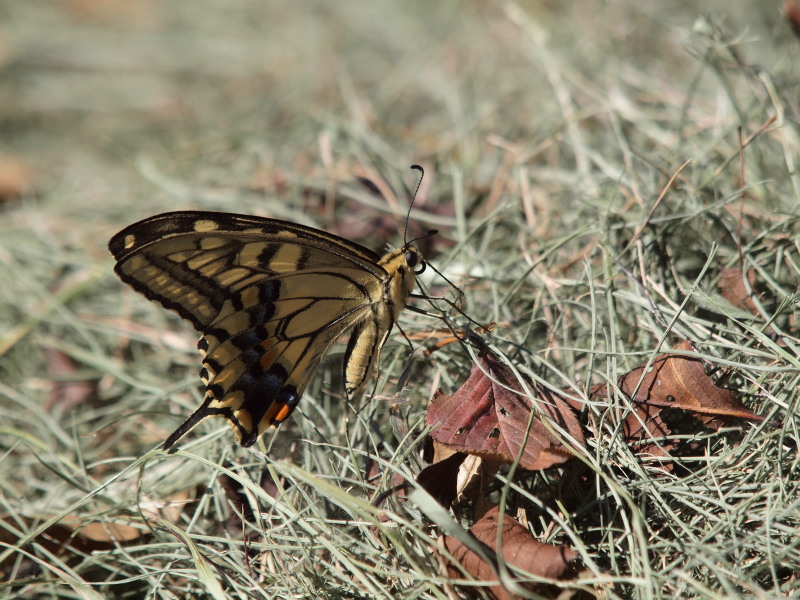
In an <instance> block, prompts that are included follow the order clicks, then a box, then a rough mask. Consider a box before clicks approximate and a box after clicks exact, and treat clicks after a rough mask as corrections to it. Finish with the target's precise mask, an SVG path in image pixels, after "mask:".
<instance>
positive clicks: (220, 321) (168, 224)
mask: <svg viewBox="0 0 800 600" xmlns="http://www.w3.org/2000/svg"><path fill="white" fill-rule="evenodd" d="M109 249H110V251H111V253H112V254H113V255H114V258H115V259H116V260H117V265H116V267H115V271H116V273H117V274H118V275H119V277H120V278H121V279H122V280H123V281H124V282H125V283H128V284H129V285H131V286H132V287H133V288H134V289H135V290H136V291H138V292H140V293H142V294H143V295H145V296H146V297H147V298H149V299H150V300H154V301H156V302H159V303H160V304H161V305H163V306H164V307H165V308H168V309H170V310H174V311H175V312H177V313H178V314H179V315H180V316H181V317H183V318H184V319H186V320H188V321H189V322H191V323H192V325H194V327H195V328H196V329H197V330H198V331H200V332H201V334H202V338H201V340H200V342H199V343H198V348H199V349H200V351H201V353H202V354H203V367H202V369H201V370H200V376H201V379H202V380H203V383H204V384H205V385H206V391H205V396H204V399H203V403H202V405H201V406H200V407H199V408H198V409H197V410H196V411H195V412H194V414H193V415H192V416H191V417H189V419H188V420H187V421H186V422H184V423H183V424H182V425H181V426H180V427H179V428H178V429H177V430H176V431H175V433H173V434H172V435H171V436H170V437H169V438H168V439H167V440H166V442H165V443H164V447H165V448H169V447H170V446H172V445H174V444H175V443H176V442H177V441H178V440H179V439H180V438H181V437H183V436H184V435H185V434H186V433H188V432H189V431H190V430H191V429H192V428H193V427H195V426H196V425H197V424H198V423H200V422H201V421H203V420H205V419H206V418H208V417H211V416H217V415H218V416H222V417H224V418H226V419H227V420H228V421H229V423H230V424H231V426H232V427H233V429H234V432H235V433H236V436H237V439H238V441H239V442H240V443H241V444H242V445H244V446H249V445H251V444H253V443H254V442H255V441H256V440H257V439H258V437H259V436H260V435H261V434H262V433H263V432H264V431H265V430H266V429H267V428H268V427H270V426H275V425H278V424H280V423H281V422H282V421H283V420H285V419H286V418H287V417H288V416H289V414H290V413H291V412H292V410H293V409H294V408H295V406H297V403H298V401H299V400H300V397H301V396H302V394H303V391H304V389H305V387H306V385H307V383H308V381H309V379H310V377H311V375H312V374H313V372H314V370H315V369H316V367H317V366H318V365H319V363H320V361H321V360H322V358H323V357H324V356H325V354H326V353H327V351H328V350H329V349H330V347H331V346H332V345H333V343H334V342H335V341H336V340H337V339H338V338H339V337H341V336H342V335H343V334H344V333H346V332H348V331H352V334H351V336H350V341H349V344H348V346H347V350H346V352H345V358H344V383H345V392H346V395H347V397H348V398H353V397H355V396H357V395H358V394H359V393H360V392H361V391H362V390H363V388H364V386H365V385H366V382H367V381H368V378H369V375H370V373H371V372H372V371H373V370H374V368H375V365H376V363H377V361H378V357H379V355H380V351H381V348H382V347H383V345H384V343H385V342H386V339H387V338H388V336H389V333H390V331H391V329H392V326H393V324H394V321H395V319H396V318H397V316H398V315H399V314H400V312H401V311H402V309H403V308H404V307H405V305H406V303H407V301H408V298H409V296H410V294H411V291H412V290H413V288H414V285H415V277H416V272H415V270H414V269H415V267H418V266H420V267H424V263H423V262H422V259H421V257H420V255H419V252H418V251H417V249H416V248H415V247H414V246H411V245H408V244H407V245H406V246H404V247H402V248H400V249H398V250H393V251H391V252H389V253H388V254H387V255H386V256H384V257H383V258H381V257H379V256H378V255H377V254H375V253H374V252H372V251H371V250H369V249H367V248H364V247H362V246H360V245H358V244H355V243H353V242H350V241H348V240H345V239H343V238H340V237H338V236H335V235H332V234H329V233H326V232H323V231H319V230H316V229H312V228H310V227H305V226H302V225H298V224H295V223H290V222H286V221H280V220H277V219H266V218H260V217H252V216H246V215H236V214H231V213H213V212H197V211H196V212H172V213H165V214H162V215H157V216H154V217H151V218H149V219H145V220H143V221H140V222H138V223H134V224H133V225H130V226H128V227H126V228H125V229H123V230H122V231H120V232H119V233H118V234H117V235H115V236H114V237H113V238H112V239H111V241H110V242H109Z"/></svg>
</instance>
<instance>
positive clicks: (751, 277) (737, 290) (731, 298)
mask: <svg viewBox="0 0 800 600" xmlns="http://www.w3.org/2000/svg"><path fill="white" fill-rule="evenodd" d="M747 282H748V284H749V286H748V285H745V283H744V276H743V275H742V271H741V269H736V268H729V269H722V271H720V274H719V283H718V284H717V289H719V292H720V294H721V295H722V297H723V298H725V299H726V300H727V301H728V302H730V303H731V304H733V305H734V306H735V307H736V308H742V309H744V310H746V311H749V312H751V313H753V314H755V315H758V314H759V312H758V308H757V307H756V303H755V302H754V301H753V297H752V290H753V284H755V282H756V272H755V270H754V269H748V270H747ZM748 289H749V290H750V292H748Z"/></svg>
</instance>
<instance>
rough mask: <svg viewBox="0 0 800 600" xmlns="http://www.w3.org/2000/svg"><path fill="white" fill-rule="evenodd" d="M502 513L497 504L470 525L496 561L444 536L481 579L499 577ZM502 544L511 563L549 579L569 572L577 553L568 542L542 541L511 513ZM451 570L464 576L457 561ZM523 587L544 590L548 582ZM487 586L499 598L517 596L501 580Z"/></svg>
mask: <svg viewBox="0 0 800 600" xmlns="http://www.w3.org/2000/svg"><path fill="white" fill-rule="evenodd" d="M499 515H500V510H499V507H497V506H496V507H494V508H493V509H492V510H490V511H489V512H487V513H486V515H484V517H483V518H482V519H481V520H480V521H478V522H477V523H475V524H474V525H473V526H472V527H470V529H469V531H470V533H471V534H472V535H473V536H474V537H475V539H476V540H477V541H478V542H480V543H481V544H483V545H484V547H485V550H486V554H487V555H488V558H489V559H490V560H491V561H492V562H493V563H494V564H491V565H490V564H488V563H487V562H485V561H484V560H483V559H482V558H481V557H480V556H479V555H478V554H476V553H475V552H473V551H472V550H470V549H469V548H468V547H467V546H465V545H464V544H462V543H461V542H460V541H459V540H457V539H456V538H454V537H450V536H445V537H444V538H443V542H444V546H445V548H447V550H448V552H450V554H451V555H452V556H453V558H454V559H455V560H456V561H458V562H459V563H460V564H461V566H462V567H463V569H464V570H465V571H467V573H469V574H470V575H472V577H474V578H475V579H477V580H478V581H492V580H495V581H496V580H497V579H498V575H497V569H496V561H497V554H498V548H497V546H496V544H497V533H498V528H500V525H501V522H500V519H499ZM500 546H501V548H500V552H499V554H500V555H501V556H502V557H503V560H504V561H505V562H506V563H507V564H508V565H511V566H513V567H516V568H518V569H520V570H523V571H527V572H528V573H531V574H532V575H536V576H538V577H547V578H549V579H560V578H562V577H565V576H568V575H569V571H568V569H569V568H570V567H571V566H572V563H573V561H574V560H575V558H577V556H578V554H577V552H575V551H574V550H571V549H570V548H567V547H566V546H554V545H551V544H544V543H542V542H539V541H538V540H536V539H535V538H534V537H533V536H532V535H531V533H530V532H529V531H528V530H527V529H526V528H525V527H523V526H522V525H521V524H520V523H519V522H518V521H517V520H515V519H513V518H511V517H510V516H508V515H504V516H503V520H502V533H501V537H500ZM448 574H449V575H450V576H451V577H453V578H457V579H460V578H462V577H463V575H462V572H461V570H460V569H459V568H458V567H457V566H455V565H454V564H449V565H448ZM524 587H525V588H527V589H529V590H531V591H533V592H538V593H542V592H543V591H544V590H543V588H544V587H545V586H543V585H542V584H539V583H526V584H524ZM488 590H489V593H490V594H491V595H492V596H493V597H494V598H496V599H497V600H510V599H511V598H515V597H516V596H514V595H512V594H511V593H510V592H509V591H508V590H507V589H506V588H504V587H503V586H502V585H499V584H498V585H493V586H491V587H489V588H488Z"/></svg>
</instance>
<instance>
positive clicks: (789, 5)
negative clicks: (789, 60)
mask: <svg viewBox="0 0 800 600" xmlns="http://www.w3.org/2000/svg"><path fill="white" fill-rule="evenodd" d="M783 16H784V17H785V18H786V22H787V23H789V27H791V28H792V31H793V32H794V34H795V35H796V36H797V37H800V8H798V6H797V2H796V0H786V2H784V3H783Z"/></svg>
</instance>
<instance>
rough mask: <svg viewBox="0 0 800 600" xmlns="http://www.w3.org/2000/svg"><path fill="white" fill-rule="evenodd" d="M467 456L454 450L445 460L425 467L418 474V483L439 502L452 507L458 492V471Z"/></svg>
mask: <svg viewBox="0 0 800 600" xmlns="http://www.w3.org/2000/svg"><path fill="white" fill-rule="evenodd" d="M465 458H467V455H466V454H465V453H463V452H454V453H453V454H452V455H450V456H449V457H447V458H445V459H444V460H441V461H439V462H437V463H434V464H432V465H431V466H429V467H425V468H424V469H422V471H420V473H419V475H417V483H418V484H419V485H420V486H421V487H422V488H423V489H424V490H425V491H426V492H428V493H429V494H430V495H431V496H433V497H434V498H435V499H436V501H437V502H438V503H439V504H441V505H442V506H444V507H445V508H450V505H451V504H452V503H453V500H455V499H456V495H457V494H458V486H457V483H458V472H459V468H460V467H461V463H463V462H464V459H465Z"/></svg>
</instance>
